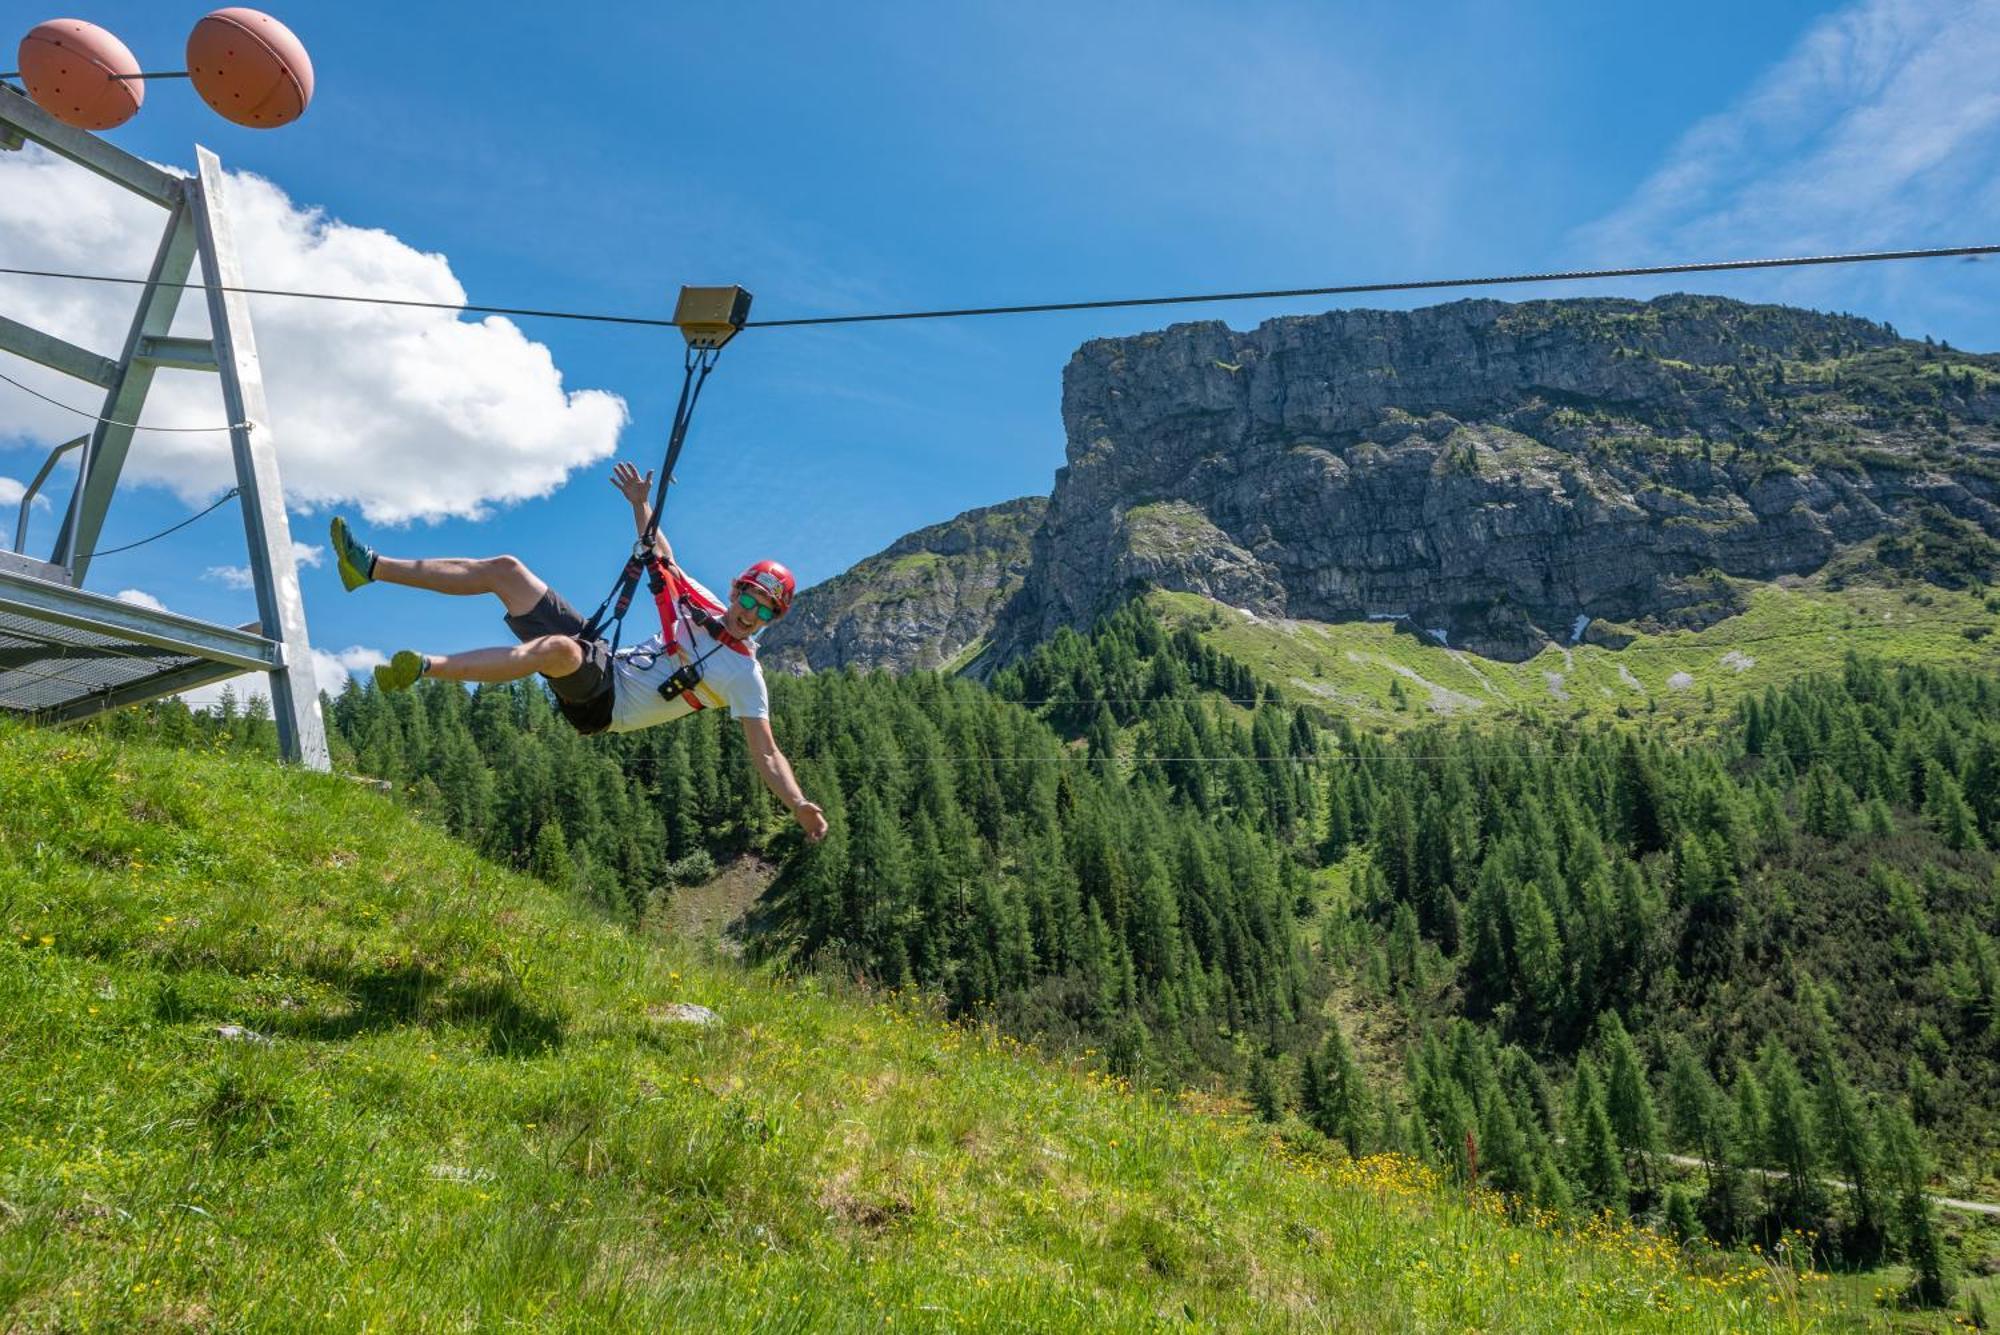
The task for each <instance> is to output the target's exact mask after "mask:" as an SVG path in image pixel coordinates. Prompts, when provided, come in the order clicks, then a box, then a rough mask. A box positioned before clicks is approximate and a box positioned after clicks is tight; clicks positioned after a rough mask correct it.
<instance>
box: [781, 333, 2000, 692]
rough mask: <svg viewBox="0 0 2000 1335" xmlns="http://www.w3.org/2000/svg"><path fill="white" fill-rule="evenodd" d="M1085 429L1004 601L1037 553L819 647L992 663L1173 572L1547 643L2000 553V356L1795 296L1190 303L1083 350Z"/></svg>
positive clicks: (865, 620) (1305, 611) (1320, 612)
mask: <svg viewBox="0 0 2000 1335" xmlns="http://www.w3.org/2000/svg"><path fill="white" fill-rule="evenodd" d="M1063 421H1064V425H1065V427H1066V430H1067V433H1068V446H1067V451H1068V462H1067V465H1066V466H1065V467H1064V468H1062V469H1060V470H1059V471H1058V472H1057V475H1056V485H1055V490H1054V493H1053V494H1052V495H1051V497H1050V498H1049V500H1048V503H1047V507H1046V513H1045V514H1042V515H1041V516H1040V520H1039V526H1038V527H1037V528H1036V529H1035V532H1034V534H1033V541H1032V550H1031V552H1029V553H1027V554H1026V555H1025V559H1024V560H1023V561H1022V562H1021V563H1020V565H1019V569H1020V570H1021V578H1020V586H1019V590H1018V592H1016V593H1014V594H1013V595H1012V597H1011V598H1010V599H1008V600H1007V601H1006V602H1005V603H1004V604H1003V603H1002V602H1001V601H1000V600H999V599H998V598H997V597H995V594H996V593H997V592H998V591H999V590H1000V588H1001V586H1002V584H1003V583H1004V582H1005V581H1004V579H1003V578H1002V577H1001V567H1003V566H1004V567H1005V570H1006V571H1007V572H1008V573H1007V575H1006V578H1012V572H1013V571H1014V570H1015V569H1016V568H1017V565H1016V562H1015V558H1014V556H1013V555H1012V554H1010V555H1009V556H1008V557H1007V558H1006V559H1005V560H1003V561H996V562H989V564H988V566H987V567H983V568H982V570H983V573H982V574H981V575H980V576H979V577H978V578H976V579H974V580H972V581H970V595H971V596H970V598H969V599H966V600H963V601H960V600H959V599H958V595H957V593H956V590H957V588H958V587H959V585H960V583H961V581H960V580H959V578H958V577H957V576H955V575H954V576H952V577H951V578H942V577H941V578H939V579H938V580H937V581H935V582H934V583H932V584H923V583H921V582H920V581H912V580H907V579H905V580H904V581H903V582H902V583H900V584H899V583H896V582H895V581H894V580H893V579H892V580H891V581H890V582H889V583H888V584H886V585H883V586H882V587H883V589H885V590H888V591H889V595H890V597H891V598H892V599H898V600H899V601H896V602H895V611H894V614H893V616H892V617H884V616H882V615H880V614H876V613H870V614H869V615H868V616H867V617H862V616H860V615H859V613H858V612H857V613H855V614H854V615H851V616H850V617H849V618H848V619H846V620H844V621H843V620H839V619H838V618H836V619H835V620H836V621H839V624H838V625H833V624H829V623H827V622H826V620H825V619H824V618H822V621H821V622H818V623H815V622H812V621H809V620H808V619H807V618H805V617H801V618H799V624H798V625H796V626H792V627H788V628H787V629H788V630H789V631H791V632H792V634H793V635H794V636H795V637H797V638H796V640H794V641H792V642H793V643H796V644H797V645H799V646H801V647H800V648H798V649H796V650H794V652H795V653H798V654H801V655H802V656H803V658H804V660H805V661H810V662H813V663H815V664H818V663H820V662H822V661H825V662H835V661H837V662H852V663H870V662H875V663H881V664H884V665H888V666H909V665H911V663H912V661H913V660H912V652H913V648H912V646H913V645H914V644H915V643H917V642H919V641H921V642H924V643H928V642H929V641H930V639H931V637H933V636H937V635H939V634H942V633H944V632H945V628H947V627H948V628H949V629H948V634H946V635H945V640H944V642H945V643H949V644H952V645H957V646H961V647H962V646H965V645H974V644H977V643H978V642H979V641H980V640H981V639H982V637H983V638H984V639H985V640H986V646H985V655H984V657H983V659H982V660H981V661H982V664H993V663H997V662H1000V661H1004V660H1005V659H1006V658H1007V657H1009V656H1011V655H1012V654H1013V653H1016V652H1018V651H1020V650H1021V649H1023V648H1025V647H1027V646H1029V645H1031V644H1033V643H1035V642H1037V641H1038V640H1040V639H1041V638H1043V637H1045V636H1047V635H1048V634H1050V633H1052V632H1053V631H1054V630H1055V629H1056V628H1057V627H1059V626H1064V625H1082V624H1085V623H1087V622H1088V621H1089V620H1090V619H1091V618H1092V617H1093V616H1095V615H1096V614H1098V613H1099V612H1101V611H1103V610H1105V609H1107V608H1108V607H1110V606H1112V605H1114V604H1115V603H1116V602H1118V601H1119V600H1121V599H1122V598H1124V597H1125V596H1127V595H1128V594H1129V593H1130V592H1131V591H1132V590H1134V589H1137V588H1142V587H1155V588H1165V589H1173V590H1181V591H1186V592H1193V593H1198V594H1202V595H1204V596H1207V597H1210V598H1213V599H1216V600H1218V601H1220V602H1224V603H1228V604H1230V605H1233V606H1237V607H1243V608H1248V609H1250V610H1252V611H1255V612H1257V613H1260V614H1267V615H1279V616H1291V617H1299V618H1310V619H1314V620H1322V621H1342V620H1349V619H1358V618H1364V617H1372V618H1396V619H1407V621H1408V623H1409V624H1410V626H1411V627H1412V628H1413V629H1415V630H1417V631H1419V632H1421V633H1426V634H1429V635H1430V636H1432V637H1433V638H1436V639H1438V640H1441V641H1445V642H1448V643H1450V644H1451V645H1453V646H1455V647H1460V648H1467V649H1471V650H1473V651H1475V652H1478V653H1482V654H1486V655H1488V656H1492V657H1500V658H1507V659H1520V658H1523V657H1526V656H1528V655H1531V654H1533V653H1534V652H1536V651H1537V650H1538V649H1540V648H1541V647H1542V646H1543V645H1544V644H1546V643H1548V642H1549V641H1551V640H1556V641H1561V642H1567V641H1570V640H1573V639H1577V638H1599V639H1615V637H1616V635H1617V634H1618V630H1617V627H1618V626H1620V625H1633V624H1636V625H1639V626H1644V627H1656V626H1659V625H1676V624H1706V623H1707V622H1710V621H1713V620H1715V619H1717V618H1719V617H1722V616H1726V615H1729V614H1730V613H1731V612H1732V611H1733V610H1734V608H1735V606H1736V603H1735V601H1734V600H1735V594H1734V593H1733V591H1732V590H1733V587H1734V586H1733V585H1732V584H1731V582H1730V580H1729V578H1727V577H1731V576H1733V577H1738V578H1744V579H1757V580H1768V579H1773V578H1775V577H1777V576H1780V575H1788V574H1794V575H1796V574H1808V573H1812V572H1816V571H1820V570H1823V569H1825V568H1827V567H1828V565H1829V563H1830V562H1835V561H1836V560H1843V561H1848V562H1850V563H1859V564H1864V565H1865V564H1879V565H1886V566H1895V565H1897V564H1898V562H1899V561H1900V562H1901V565H1902V567H1903V568H1905V569H1906V570H1910V571H1912V572H1914V573H1921V574H1925V575H1927V576H1930V577H1934V578H1946V579H1957V578H1966V577H1973V576H1978V577H1985V576H1986V575H1987V574H1989V573H1991V572H1992V570H1993V568H1994V566H1995V554H1996V551H2000V549H1996V547H1995V545H1994V542H1993V538H1994V536H1995V535H2000V506H1996V501H2000V357H1994V356H1981V355H1976V354H1966V353H1961V352H1956V351H1953V350H1951V349H1950V348H1941V347H1937V346H1933V345H1931V344H1929V343H1927V342H1915V341H1911V340H1906V339H1903V338H1900V337H1898V336H1897V334H1896V333H1895V331H1893V330H1892V329H1890V328H1888V327H1887V326H1885V325H1881V324H1876V323H1872V322H1870V321H1867V320H1862V319H1856V318H1853V317H1849V316H1836V315H1824V314H1818V313H1814V312H1809V311H1803V310H1796V309H1792V308H1788V307H1779V306H1752V305H1745V304H1742V303H1739V302H1734V301H1727V300H1722V299H1719V298H1712V297H1691V296H1673V297H1663V298H1660V299H1658V300H1655V301H1650V302H1636V301H1622V300H1580V301H1549V302H1530V303H1523V304H1518V305H1516V304H1509V303H1505V302H1498V301H1463V302H1455V303H1452V304H1450V305H1445V306H1435V307H1430V308H1427V309H1424V310H1417V311H1407V312H1400V311H1399V312H1391V311H1340V312H1334V313H1331V314H1327V315H1320V316H1310V317H1299V318H1286V319H1279V320H1272V321H1269V322H1267V323H1265V324H1262V325H1260V326H1258V327H1257V328H1256V329H1253V330H1250V331H1248V332H1238V331H1235V330H1232V329H1230V328H1228V327H1227V326H1225V325H1223V324H1221V323H1216V322H1205V323H1198V324H1183V325H1176V326H1174V327H1172V328H1170V329H1167V330H1165V331H1163V332H1160V333H1155V334H1146V335H1140V336H1135V337H1130V338H1121V339H1105V340H1098V341H1094V342H1091V343H1087V344H1085V345H1084V346H1083V347H1082V348H1080V349H1079V350H1078V351H1077V353H1076V354H1075V356H1074V357H1072V359H1071V361H1070V364H1069V367H1068V369H1067V370H1066V372H1065V374H1064V378H1063ZM1017 504H1020V503H1017ZM1002 508H1005V507H1002ZM975 513H978V512H975ZM1027 513H1028V512H1027V511H1026V510H1025V509H1024V510H1022V511H1020V512H1018V516H1017V517H1025V516H1026V515H1027ZM959 522H961V521H954V523H955V524H956V523H959ZM942 527H943V528H946V529H949V528H951V527H952V526H951V525H945V526H942ZM937 532H938V530H925V532H924V533H923V534H916V535H912V537H911V538H909V539H905V540H904V542H902V543H899V544H897V546H896V547H893V548H891V549H890V551H889V552H888V553H885V554H884V555H883V557H878V558H874V559H873V561H874V563H876V564H875V566H874V567H873V568H871V563H864V565H863V566H862V567H857V568H856V570H855V571H853V572H850V574H849V575H848V576H843V577H842V578H843V579H844V580H854V579H861V580H863V581H864V582H867V583H870V584H871V585H872V584H873V583H874V581H876V580H877V579H878V578H881V573H882V572H880V568H879V563H882V562H884V561H887V562H889V565H890V569H889V570H888V571H887V572H886V574H888V575H890V576H897V575H898V574H899V572H897V571H896V569H895V566H894V562H895V559H896V558H895V557H894V556H893V554H894V553H897V552H900V551H904V550H905V549H906V548H907V549H908V550H909V551H910V553H911V554H913V555H914V554H918V553H922V552H924V551H927V550H928V548H927V547H926V545H925V544H926V543H929V542H934V541H935V539H933V538H931V537H929V536H927V535H931V534H935V533H937ZM911 544H914V546H911ZM835 583H838V581H835ZM867 596H868V597H871V598H872V597H873V596H874V592H872V591H871V592H870V593H869V594H868V595H867ZM843 597H844V598H845V599H846V600H847V604H846V605H847V606H849V607H855V606H857V603H858V598H857V595H856V594H854V593H847V592H844V593H843ZM822 626H824V628H823V629H822ZM829 641H830V642H831V643H832V644H835V645H838V646H839V647H838V648H829V647H805V646H825V645H827V644H828V642H829ZM952 652H954V651H953V650H951V649H943V648H941V649H940V650H939V651H937V652H936V653H934V654H933V656H932V657H931V658H930V659H929V660H928V661H932V662H935V661H940V660H942V659H944V658H949V657H950V656H951V653H952Z"/></svg>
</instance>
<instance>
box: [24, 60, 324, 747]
mask: <svg viewBox="0 0 2000 1335" xmlns="http://www.w3.org/2000/svg"><path fill="white" fill-rule="evenodd" d="M27 142H32V143H36V144H39V145H41V146H42V147H43V148H46V149H48V150H49V151H50V152H52V153H55V154H57V155H59V156H61V157H63V158H67V159H68V160H69V161H70V162H73V163H75V164H77V165H78V166H80V167H83V168H85V169H87V170H89V171H93V172H96V173H97V174H98V175H99V176H102V177H104V178H105V179H106V180H108V181H111V182H113V183H115V184H117V185H120V186H122V187H124V188H125V189H127V190H130V191H132V192H133V193H134V194H136V195H139V196H140V197H141V198H143V199H147V200H150V201H151V202H152V203H154V204H156V205H158V206H159V207H160V208H161V209H163V210H164V211H165V213H166V226H165V230H164V231H163V232H162V233H161V236H160V244H159V248H158V250H157V252H156V253H155V254H154V257H153V267H152V271H151V273H150V274H149V275H148V277H147V280H146V283H145V285H144V286H143V287H142V288H140V289H139V292H140V295H139V302H138V307H137V309H136V310H135V311H134V312H133V315H132V325H131V329H130V330H129V332H128V333H127V334H126V336H125V345H124V347H123V348H122V349H121V350H120V353H119V355H118V357H117V358H116V359H113V358H109V357H105V356H102V355H100V354H98V353H95V352H92V351H89V350H88V349H85V348H80V347H77V346H76V345H74V344H72V343H68V342H65V341H64V340H62V339H60V338H56V337H54V336H53V335H50V334H46V333H43V332H42V331H40V330H38V329H33V328H30V327H29V326H27V325H24V324H21V323H19V322H17V321H15V320H11V319H8V318H7V317H6V315H5V314H4V313H0V352H6V353H12V354H13V355H15V356H17V357H23V358H26V359H27V360H28V361H31V362H35V363H37V364H39V365H41V366H46V367H48V368H50V369H51V370H55V371H60V372H62V373H63V374H64V375H67V376H71V377H73V378H75V379H76V380H79V381H81V382H83V383H84V384H87V385H94V386H96V387H97V388H98V389H100V390H101V391H103V395H104V397H103V399H102V400H101V403H102V406H101V407H100V408H99V409H98V413H97V416H98V418H99V419H100V420H99V421H98V422H97V423H96V425H95V426H94V427H93V428H92V429H91V431H90V434H88V435H86V436H80V437H78V438H77V439H75V440H72V441H69V442H67V443H66V444H63V445H58V446H57V447H56V448H55V449H54V450H53V451H51V452H50V454H49V457H48V459H47V460H46V461H45V462H44V463H43V464H42V467H41V471H40V472H39V473H37V474H36V475H35V477H34V479H33V481H32V482H31V483H30V484H29V485H28V491H27V494H26V495H24V496H23V497H22V498H21V510H20V514H19V517H18V520H17V523H16V526H15V530H14V534H13V541H12V544H11V546H12V550H11V551H10V550H8V548H7V546H6V545H4V544H0V710H5V711H7V712H8V713H11V714H14V715H17V716H25V717H27V718H30V719H33V720H35V721H37V722H46V723H68V722H74V721H76V720H78V719H84V718H89V717H90V716H91V715H93V714H99V713H102V712H103V711H105V710H107V709H115V708H117V707H119V706H121V705H129V704H136V703H139V702H141V701H144V700H152V699H157V698H158V697H160V696H163V695H170V694H172V693H174V692H176V691H185V690H188V689H190V688H192V687H195V686H202V685H206V684H208V683H210V682H214V681H218V680H221V679H222V678H224V677H230V676H234V675H236V674H238V673H240V672H243V671H245V670H246V669H248V670H253V671H263V672H267V673H269V674H270V681H271V712H272V715H273V717H274V719H275V721H276V723H277V725H278V742H279V746H280V749H281V750H282V752H283V754H284V756H285V758H286V759H287V760H291V761H294V762H297V763H299V764H302V765H305V766H307V767H308V768H311V769H317V770H324V769H326V768H327V767H328V762H327V749H326V729H325V725H324V723H323V722H322V720H321V718H320V711H319V689H318V685H317V683H316V682H315V681H314V677H313V661H312V650H311V646H310V644H309V642H308V640H307V638H306V613H305V603H304V602H303V600H302V599H301V598H300V596H299V576H298V566H297V564H296V562H295V560H294V558H293V552H292V535H291V526H290V525H289V524H288V523H287V522H286V518H285V493H284V488H283V486H282V485H281V484H280V482H279V480H278V452H277V441H276V437H275V436H274V435H273V433H272V429H271V419H270V410H269V408H268V406H267V405H266V403H265V401H264V380H263V373H262V371H261V369H260V368H259V365H258V362H257V344H256V340H255V337H254V336H253V335H252V333H251V328H250V307H249V299H248V298H247V297H246V296H245V295H244V294H243V293H241V292H231V291H227V290H225V289H228V288H240V287H242V286H243V276H242V271H241V267H240V265H239V264H238V262H237V255H236V240H235V236H234V234H233V232H232V231H231V228H230V221H229V215H228V213H227V212H226V211H225V209H224V207H223V183H222V164H221V162H220V161H219V160H218V159H217V158H216V156H215V154H213V153H211V152H209V151H208V150H207V149H205V148H201V147H199V146H197V147H196V149H195V156H196V159H197V166H198V169H199V170H198V172H197V174H196V175H194V176H191V177H182V176H175V175H171V174H169V173H167V172H163V171H161V170H160V169H158V168H157V167H154V166H152V165H151V164H149V163H147V162H143V161H141V160H140V159H138V158H136V157H133V156H132V155H131V154H129V153H125V152H123V151H121V150H119V149H116V148H113V147H112V146H111V145H110V144H108V143H106V142H105V141H104V140H102V139H100V138H98V137H97V136H96V135H93V134H89V133H86V132H85V131H82V130H75V129H71V128H70V127H69V126H66V125H64V124H62V123H61V122H59V121H57V120H56V119H55V118H53V117H51V116H50V115H48V114H47V113H46V112H44V111H42V110H41V108H39V107H37V106H36V105H35V104H34V103H33V102H31V101H29V100H28V97H27V95H26V94H25V93H23V92H21V91H20V90H19V89H17V88H14V87H12V86H11V85H9V84H6V83H4V82H0V148H6V149H19V148H21V147H22V146H23V144H24V143H27ZM197 255H199V256H200V258H201V267H202V271H203V272H204V273H205V274H206V275H207V279H208V282H207V285H206V286H205V287H204V288H202V290H203V292H204V293H205V295H206V297H207V301H208V324H209V331H210V336H209V337H208V338H207V339H189V338H176V337H174V336H173V335H172V334H171V333H170V330H171V328H172V325H173V321H174V312H175V311H176V310H177V309H178V308H179V305H180V298H181V292H182V289H183V285H185V284H186V283H187V281H188V274H189V272H190V270H191V268H192V266H193V263H194V260H195V257H196V256H197ZM162 367H167V368H172V369H177V370H190V371H205V372H209V373H211V374H214V375H215V376H216V377H217V379H218V380H219V381H220V382H221V390H222V393H221V396H220V397H221V405H220V406H221V408H222V411H223V412H224V413H226V414H227V420H228V421H229V422H230V423H232V424H233V425H231V426H230V428H229V444H230V453H231V454H232V456H233V457H234V460H235V464H236V485H237V488H238V491H239V492H240V495H241V502H240V503H241V507H242V511H243V529H244V536H245V538H246V539H247V540H248V546H249V558H250V572H251V578H252V583H253V585H254V587H255V589H256V593H257V617H258V619H257V621H256V623H254V624H252V625H247V626H242V627H231V626H218V625H213V624H211V623H209V622H205V621H199V620H196V619H194V618H192V617H185V616H179V615H176V614H175V613H172V612H158V611H154V610H152V609H150V608H146V607H140V606H136V605H134V604H131V603H126V602H121V601H119V600H118V599H116V598H111V597H108V596H106V595H104V594H102V593H92V592H90V591H88V590H86V589H85V588H84V587H83V583H84V576H85V574H86V573H87V572H88V570H89V568H90V558H91V554H92V553H93V552H94V551H95V550H96V548H97V542H98V536H99V534H100V533H101V532H102V530H103V527H104V517H105V514H106V512H107V511H108V510H109V509H110V506H111V499H112V495H113V493H114V492H115V491H116V490H117V486H118V476H119V473H120V472H121V471H122V470H123V468H124V466H125V455H126V452H127V450H129V449H130V447H131V444H132V427H131V425H130V424H132V423H135V422H137V421H138V420H139V414H140V412H141V411H142V410H143V409H144V407H145V403H146V395H147V392H148V391H149V390H150V389H151V388H152V384H153V374H154V372H155V371H157V370H159V369H160V368H162ZM73 450H74V451H80V452H81V453H80V454H79V456H78V464H77V470H76V487H75V490H74V492H73V493H72V495H71V497H70V501H69V505H68V507H67V508H66V510H65V512H64V518H63V522H62V528H61V532H60V533H59V534H58V536H57V538H56V542H55V547H54V549H53V550H52V551H51V552H50V554H49V557H48V559H47V560H45V561H44V560H40V559H37V558H34V557H30V556H28V555H27V554H26V553H25V552H24V551H23V550H22V548H23V546H24V544H25V541H26V535H27V528H28V515H29V506H30V505H32V504H33V502H34V500H35V495H36V493H37V492H38V491H39V490H40V488H41V486H42V484H43V483H44V482H45V481H47V479H48V477H49V474H50V471H51V470H52V469H53V468H54V466H55V463H56V461H57V460H58V459H59V458H60V457H61V456H63V455H65V454H67V453H69V452H71V451H73Z"/></svg>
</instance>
